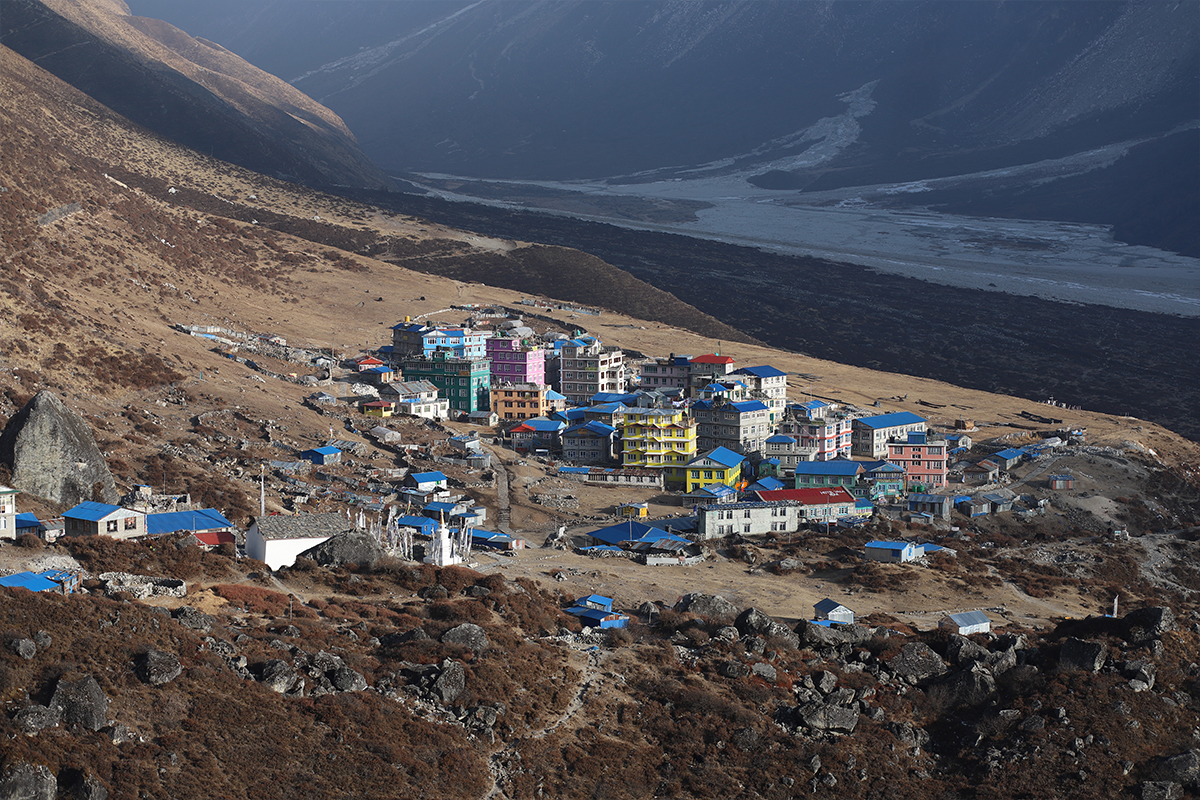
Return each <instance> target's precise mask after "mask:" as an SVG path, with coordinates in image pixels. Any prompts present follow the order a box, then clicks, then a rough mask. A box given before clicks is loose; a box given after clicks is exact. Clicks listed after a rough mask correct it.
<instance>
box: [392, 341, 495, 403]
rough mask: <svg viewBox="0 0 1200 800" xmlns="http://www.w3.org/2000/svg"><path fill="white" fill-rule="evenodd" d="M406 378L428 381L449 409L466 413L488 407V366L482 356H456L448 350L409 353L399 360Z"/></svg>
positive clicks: (489, 385) (489, 377)
mask: <svg viewBox="0 0 1200 800" xmlns="http://www.w3.org/2000/svg"><path fill="white" fill-rule="evenodd" d="M401 369H403V370H404V376H405V377H406V378H408V379H409V381H429V382H430V383H432V384H433V385H434V386H436V387H437V388H438V393H439V394H440V395H441V396H442V397H444V398H446V399H447V400H449V401H450V408H451V410H452V411H455V412H458V413H461V414H469V413H471V412H474V411H487V410H489V409H490V408H491V402H490V401H491V397H490V390H491V385H492V381H491V369H490V362H489V361H488V360H487V359H486V358H459V357H457V356H455V355H453V354H452V353H451V352H450V351H449V350H438V351H436V352H434V353H433V354H431V355H429V356H409V357H407V358H405V359H404V360H403V361H402V362H401Z"/></svg>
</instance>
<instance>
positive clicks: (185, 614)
mask: <svg viewBox="0 0 1200 800" xmlns="http://www.w3.org/2000/svg"><path fill="white" fill-rule="evenodd" d="M171 616H172V617H174V618H175V619H176V620H178V622H179V624H180V625H182V626H183V627H185V628H191V629H192V630H194V631H200V632H201V633H208V632H209V631H211V630H212V629H213V626H214V625H216V624H217V620H216V619H214V618H213V617H210V616H209V615H208V614H204V613H202V612H200V611H197V610H196V609H194V608H192V607H191V606H180V607H179V608H177V609H175V610H174V611H172V612H171Z"/></svg>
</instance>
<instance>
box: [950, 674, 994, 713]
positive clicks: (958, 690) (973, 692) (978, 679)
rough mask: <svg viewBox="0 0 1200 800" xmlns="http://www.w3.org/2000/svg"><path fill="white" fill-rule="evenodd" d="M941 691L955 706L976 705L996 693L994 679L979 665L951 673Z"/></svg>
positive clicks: (984, 701)
mask: <svg viewBox="0 0 1200 800" xmlns="http://www.w3.org/2000/svg"><path fill="white" fill-rule="evenodd" d="M940 686H941V691H943V692H945V695H946V697H947V698H948V699H949V701H950V702H951V703H953V704H954V705H955V706H978V705H982V704H984V703H986V702H987V701H988V700H990V699H991V698H993V697H995V695H996V679H995V678H993V677H992V675H991V673H990V672H988V671H987V670H986V669H984V668H983V667H981V666H979V665H975V666H974V667H972V668H971V669H965V670H963V671H962V672H956V673H954V674H953V675H951V676H950V677H949V678H948V679H947V680H946V681H945V682H943V683H942V684H941V685H940Z"/></svg>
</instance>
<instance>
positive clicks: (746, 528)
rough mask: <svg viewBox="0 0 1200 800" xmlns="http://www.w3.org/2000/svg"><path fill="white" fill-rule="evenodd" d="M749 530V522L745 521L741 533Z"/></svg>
mask: <svg viewBox="0 0 1200 800" xmlns="http://www.w3.org/2000/svg"><path fill="white" fill-rule="evenodd" d="M749 532H750V523H749V522H747V523H746V524H745V525H743V526H742V533H749Z"/></svg>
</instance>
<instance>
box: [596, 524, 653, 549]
mask: <svg viewBox="0 0 1200 800" xmlns="http://www.w3.org/2000/svg"><path fill="white" fill-rule="evenodd" d="M588 536H590V537H591V538H593V539H599V540H600V541H602V542H604V543H605V544H620V543H621V542H628V541H632V540H636V539H642V538H646V537H653V538H655V539H660V538H662V531H661V530H659V529H658V528H652V527H650V526H649V525H645V524H643V523H641V522H635V521H634V520H629V521H627V522H618V523H617V524H616V525H609V526H608V527H607V528H600V529H599V530H595V531H592V532H591V533H589V534H588Z"/></svg>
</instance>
